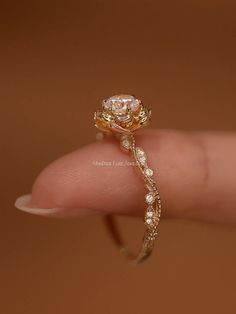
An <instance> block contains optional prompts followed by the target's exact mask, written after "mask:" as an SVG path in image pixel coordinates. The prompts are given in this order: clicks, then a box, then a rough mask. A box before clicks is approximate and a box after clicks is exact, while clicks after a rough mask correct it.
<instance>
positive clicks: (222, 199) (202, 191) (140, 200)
mask: <svg viewBox="0 0 236 314" xmlns="http://www.w3.org/2000/svg"><path fill="white" fill-rule="evenodd" d="M136 141H137V145H138V146H141V147H143V148H144V150H145V151H146V152H147V156H148V163H149V166H150V167H151V168H152V169H153V170H154V178H155V180H156V181H157V184H158V187H159V191H160V194H161V197H162V202H163V217H166V218H184V219H186V218H187V219H198V220H204V221H209V222H220V223H228V224H231V225H233V224H234V225H235V224H236V134H234V133H223V132H208V133H207V132H205V133H204V132H193V133H186V132H180V131H168V130H147V131H142V132H140V133H138V134H137V135H136ZM124 160H127V161H131V159H130V156H129V154H126V153H125V152H122V151H121V150H120V147H119V143H118V141H117V140H115V139H105V140H103V141H100V142H97V143H93V144H90V145H87V146H85V147H83V148H81V149H79V150H77V151H75V152H73V153H70V154H68V155H66V156H64V157H62V158H60V159H58V160H56V161H54V162H53V163H52V164H50V165H49V166H48V167H46V168H45V169H44V170H43V171H42V172H41V174H40V175H39V176H38V178H37V179H36V181H35V183H34V185H33V189H32V195H25V196H21V197H19V198H18V199H17V200H16V203H15V206H16V207H17V208H18V209H21V210H23V211H26V212H29V213H32V214H36V215H44V216H53V217H81V216H89V215H93V214H101V215H102V214H121V215H133V216H135V215H140V216H141V215H143V211H144V195H145V191H144V185H143V182H142V180H141V178H139V176H138V175H137V173H135V171H134V169H133V168H134V167H132V166H129V167H128V166H126V167H122V166H118V165H114V164H115V163H116V162H119V161H124ZM103 161H104V162H106V163H107V164H108V165H103V166H101V164H102V162H103ZM96 162H97V164H96ZM109 163H111V164H112V165H110V166H109ZM99 164H100V166H99Z"/></svg>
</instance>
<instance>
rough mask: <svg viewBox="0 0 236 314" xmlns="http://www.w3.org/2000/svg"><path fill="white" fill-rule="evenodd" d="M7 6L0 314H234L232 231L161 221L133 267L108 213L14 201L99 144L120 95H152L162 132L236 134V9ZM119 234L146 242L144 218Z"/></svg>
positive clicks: (201, 5)
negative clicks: (101, 124) (46, 211)
mask: <svg viewBox="0 0 236 314" xmlns="http://www.w3.org/2000/svg"><path fill="white" fill-rule="evenodd" d="M0 7H1V8H0V26H1V27H0V73H1V75H0V79H1V84H0V110H1V115H0V119H1V134H0V137H1V142H0V143H1V166H2V169H1V205H0V211H1V216H0V224H1V229H0V233H1V236H0V245H1V259H0V289H1V291H0V298H1V300H0V313H1V314H13V313H14V314H21V313H22V314H23V313H24V314H28V313H30V314H32V313H34V314H39V313H40V314H41V313H44V314H49V313H50V314H52V313H57V314H61V313H72V314H73V313H83V314H87V313H96V314H99V313H112V314H116V313H151V312H152V313H162V314H166V313H168V314H169V313H182V314H184V313H207V314H211V313H214V314H217V313H226V314H231V313H235V312H236V268H235V264H236V250H235V247H236V231H235V229H232V228H227V227H222V226H216V225H214V226H212V225H207V224H199V223H194V222H188V221H186V222H184V221H164V222H163V223H162V225H161V236H160V239H159V244H158V249H156V250H155V253H154V255H153V257H152V259H150V260H149V261H148V262H147V263H146V264H143V265H140V267H136V268H135V267H132V266H131V265H130V264H128V263H127V262H125V261H124V260H123V258H122V257H121V256H119V254H118V253H117V251H116V249H115V248H114V247H113V244H112V242H111V240H110V239H109V238H108V236H107V234H106V231H105V229H104V228H103V224H102V221H101V220H100V219H99V218H93V219H83V220H67V221H62V220H50V219H45V218H39V217H34V216H31V215H27V214H24V213H21V212H19V211H17V210H16V209H15V208H14V205H13V204H14V201H15V198H16V197H17V196H19V195H20V194H24V193H27V192H29V191H30V188H31V185H32V183H33V181H34V178H35V177H36V175H37V174H38V173H39V172H40V170H41V169H42V168H43V167H44V166H45V165H46V164H48V163H49V162H51V161H52V160H54V159H56V158H57V157H59V156H60V155H62V154H65V153H67V152H70V151H72V150H74V149H76V148H78V147H80V146H82V145H84V144H86V143H88V142H90V141H92V140H93V139H94V134H95V130H94V128H93V123H92V114H93V111H94V109H95V108H97V107H98V106H99V105H100V101H101V99H102V98H104V97H107V96H110V95H112V94H114V93H120V92H123V93H134V94H136V95H137V96H138V97H140V98H141V99H143V100H144V102H145V103H146V104H148V105H149V106H150V107H152V108H153V111H154V115H153V116H154V117H156V118H155V119H153V126H156V127H160V128H179V129H186V130H193V129H206V130H213V129H214V130H215V129H216V130H235V128H236V123H235V120H236V119H235V116H236V105H235V100H236V94H235V78H236V77H235V73H236V71H235V66H236V61H235V55H236V43H235V42H236V23H235V15H236V6H235V1H227V0H226V1H223V0H219V1H211V0H205V1H196V0H194V1H183V0H180V1H174V0H169V1H168V0H167V1H164V0H161V1H133V2H132V1H116V2H115V1H55V2H54V1H18V2H17V1H11V2H8V1H1V3H0ZM232 171H235V169H232ZM78 194H79V191H78ZM122 228H123V231H124V232H126V236H127V239H130V240H131V242H132V241H133V242H136V241H138V240H139V237H140V236H141V233H142V227H141V225H140V224H139V222H137V221H136V220H135V221H129V219H128V220H127V219H125V220H122Z"/></svg>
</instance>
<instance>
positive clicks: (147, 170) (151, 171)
mask: <svg viewBox="0 0 236 314" xmlns="http://www.w3.org/2000/svg"><path fill="white" fill-rule="evenodd" d="M144 173H145V174H146V176H148V177H149V178H150V177H152V176H153V170H152V169H150V168H146V169H145V170H144Z"/></svg>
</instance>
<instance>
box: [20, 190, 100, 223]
mask: <svg viewBox="0 0 236 314" xmlns="http://www.w3.org/2000/svg"><path fill="white" fill-rule="evenodd" d="M15 207H16V208H17V209H19V210H22V211H23V212H26V213H30V214H34V215H39V216H47V217H62V218H66V217H68V218H70V217H86V216H94V215H98V214H99V212H98V211H96V210H92V209H84V208H80V209H77V208H38V207H37V206H32V204H31V194H26V195H22V196H20V197H18V198H17V199H16V201H15Z"/></svg>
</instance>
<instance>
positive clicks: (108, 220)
mask: <svg viewBox="0 0 236 314" xmlns="http://www.w3.org/2000/svg"><path fill="white" fill-rule="evenodd" d="M104 222H105V225H106V227H107V230H108V232H109V234H110V236H111V237H112V239H113V241H114V243H115V244H116V246H117V247H118V249H119V251H120V253H121V254H122V255H124V256H125V257H126V258H127V259H129V260H131V261H134V262H135V263H136V264H139V263H141V262H143V261H145V260H146V259H147V258H148V257H149V256H150V255H151V253H152V250H153V246H154V238H153V239H152V238H151V237H150V231H149V230H146V232H145V235H144V238H143V243H142V245H141V248H140V250H139V252H138V254H134V253H133V252H132V251H131V250H130V249H129V248H128V247H127V246H126V245H125V242H124V240H123V238H122V236H121V233H120V231H119V228H118V225H117V222H116V220H115V217H114V216H113V215H107V216H105V217H104Z"/></svg>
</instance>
